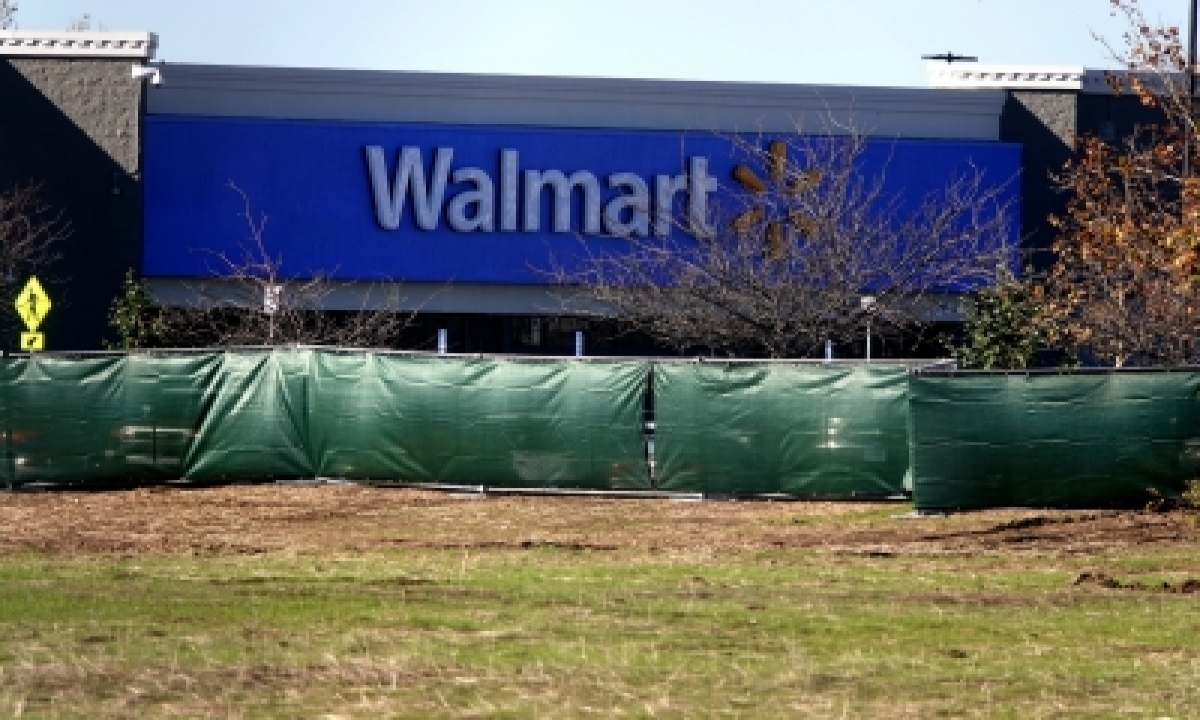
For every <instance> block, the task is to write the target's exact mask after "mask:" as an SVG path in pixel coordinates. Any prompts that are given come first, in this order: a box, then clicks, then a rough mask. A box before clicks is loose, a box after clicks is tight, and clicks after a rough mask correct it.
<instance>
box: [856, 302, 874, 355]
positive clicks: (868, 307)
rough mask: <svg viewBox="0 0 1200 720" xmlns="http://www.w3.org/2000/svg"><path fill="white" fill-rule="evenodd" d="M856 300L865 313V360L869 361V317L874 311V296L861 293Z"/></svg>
mask: <svg viewBox="0 0 1200 720" xmlns="http://www.w3.org/2000/svg"><path fill="white" fill-rule="evenodd" d="M858 302H859V307H861V308H862V309H863V312H865V313H866V314H867V362H871V317H872V314H873V313H874V311H875V296H874V295H863V296H862V297H861V298H859V299H858Z"/></svg>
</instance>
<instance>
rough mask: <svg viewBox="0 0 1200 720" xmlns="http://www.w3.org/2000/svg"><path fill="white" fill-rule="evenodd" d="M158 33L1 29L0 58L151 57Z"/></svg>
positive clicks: (156, 45) (156, 47) (156, 44)
mask: <svg viewBox="0 0 1200 720" xmlns="http://www.w3.org/2000/svg"><path fill="white" fill-rule="evenodd" d="M156 49H158V36H157V35H155V34H154V33H149V32H133V33H130V32H69V31H61V32H31V31H25V30H0V57H89V58H141V59H147V60H148V59H151V58H153V57H154V51H155V50H156Z"/></svg>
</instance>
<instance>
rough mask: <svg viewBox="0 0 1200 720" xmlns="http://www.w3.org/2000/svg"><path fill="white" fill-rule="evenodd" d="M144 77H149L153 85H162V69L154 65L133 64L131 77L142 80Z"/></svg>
mask: <svg viewBox="0 0 1200 720" xmlns="http://www.w3.org/2000/svg"><path fill="white" fill-rule="evenodd" d="M146 78H149V79H150V82H151V83H152V84H154V85H162V81H163V80H162V70H160V69H158V68H156V67H147V66H145V65H134V66H133V79H134V80H144V79H146Z"/></svg>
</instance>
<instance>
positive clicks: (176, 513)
mask: <svg viewBox="0 0 1200 720" xmlns="http://www.w3.org/2000/svg"><path fill="white" fill-rule="evenodd" d="M907 510H908V506H907V505H904V504H874V503H831V502H765V501H754V502H679V501H671V500H661V499H651V500H645V499H601V498H589V497H480V496H459V495H454V494H450V493H441V492H429V491H419V490H408V489H396V488H375V487H365V486H354V485H321V486H286V485H234V486H225V487H211V488H195V489H184V488H175V487H171V488H141V489H135V490H114V491H103V492H74V491H69V492H68V491H53V492H38V493H25V492H18V493H9V492H0V553H3V554H14V553H24V552H30V551H32V552H44V553H51V554H88V553H117V554H120V553H131V554H141V553H167V554H171V553H187V554H201V555H230V554H253V553H279V552H289V553H298V554H307V553H316V552H322V553H323V552H329V551H331V550H335V551H350V552H353V551H368V550H378V549H386V548H404V547H414V548H464V549H471V548H513V549H533V548H543V547H555V548H559V549H566V550H578V551H620V550H623V549H640V550H643V551H645V550H648V551H651V552H653V551H664V552H676V551H683V552H688V553H699V554H712V555H721V554H726V553H742V552H755V551H769V550H773V549H789V548H812V549H822V550H828V551H831V552H843V553H851V554H862V555H864V556H869V557H875V558H880V559H881V561H886V559H887V558H889V557H892V556H894V555H897V554H912V553H922V554H925V553H971V552H980V551H985V552H986V551H1003V552H1011V551H1031V552H1037V553H1046V552H1050V553H1056V554H1057V553H1084V554H1090V553H1102V552H1104V551H1105V550H1107V549H1113V548H1122V547H1128V546H1132V545H1144V544H1147V543H1166V544H1172V543H1194V542H1196V540H1197V539H1200V533H1198V532H1197V527H1196V525H1197V523H1196V522H1195V521H1194V518H1192V517H1190V516H1187V515H1185V514H1182V513H1178V512H1175V513H1153V512H1137V511H1122V512H1117V511H1046V510H1037V511H1033V510H995V511H987V512H977V513H963V514H956V515H951V516H949V517H946V518H918V519H898V518H897V517H895V516H898V515H901V514H902V513H904V512H906V511H907Z"/></svg>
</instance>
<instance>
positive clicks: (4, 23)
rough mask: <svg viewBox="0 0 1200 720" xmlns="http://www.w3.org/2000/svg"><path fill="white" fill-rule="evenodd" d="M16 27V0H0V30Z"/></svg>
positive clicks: (14, 28)
mask: <svg viewBox="0 0 1200 720" xmlns="http://www.w3.org/2000/svg"><path fill="white" fill-rule="evenodd" d="M16 29H17V2H16V0H0V30H16Z"/></svg>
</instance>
